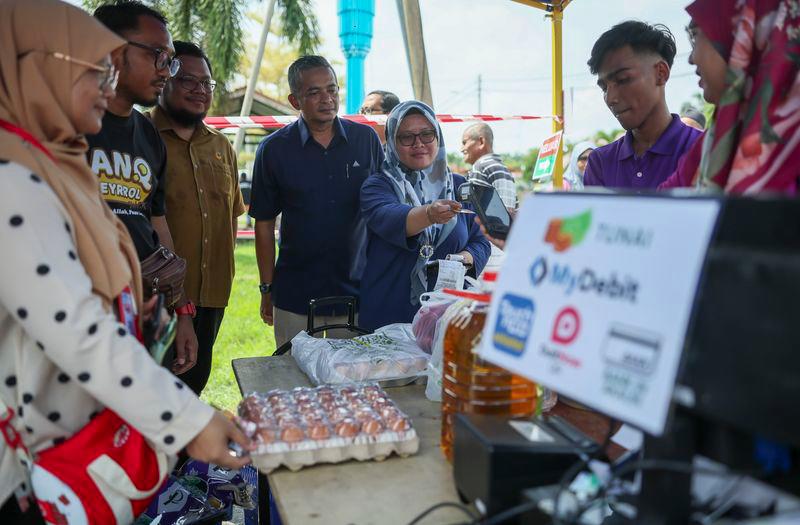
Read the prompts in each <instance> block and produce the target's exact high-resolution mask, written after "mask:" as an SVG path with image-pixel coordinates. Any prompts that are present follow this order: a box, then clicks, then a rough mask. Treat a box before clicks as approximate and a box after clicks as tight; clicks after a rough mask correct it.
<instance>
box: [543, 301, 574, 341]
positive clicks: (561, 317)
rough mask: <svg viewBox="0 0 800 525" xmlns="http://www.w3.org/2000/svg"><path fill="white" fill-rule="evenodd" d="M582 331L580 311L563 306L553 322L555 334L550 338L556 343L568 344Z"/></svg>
mask: <svg viewBox="0 0 800 525" xmlns="http://www.w3.org/2000/svg"><path fill="white" fill-rule="evenodd" d="M580 331H581V316H580V314H579V313H578V311H577V310H576V309H575V308H573V307H571V306H567V307H566V308H562V309H561V311H560V312H558V315H557V316H556V321H555V323H553V334H552V335H551V336H550V338H551V339H552V340H553V342H554V343H558V344H562V345H568V344H570V343H572V342H573V341H574V340H575V338H577V337H578V334H579V333H580Z"/></svg>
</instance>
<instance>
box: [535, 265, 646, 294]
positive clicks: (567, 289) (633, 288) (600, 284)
mask: <svg viewBox="0 0 800 525" xmlns="http://www.w3.org/2000/svg"><path fill="white" fill-rule="evenodd" d="M529 276H530V279H531V283H532V284H533V286H534V287H539V286H543V285H545V284H549V285H551V286H556V287H559V288H563V290H564V294H565V295H572V294H573V293H576V292H577V293H590V294H596V295H598V296H600V297H603V298H606V299H614V300H619V301H630V302H632V303H635V302H636V295H637V294H638V292H639V281H637V280H636V279H634V278H633V277H630V276H629V275H620V274H618V273H617V272H615V271H611V272H609V273H600V272H598V271H596V270H593V269H592V268H583V269H580V270H576V269H574V268H573V267H572V266H570V265H569V264H566V263H557V262H556V263H553V262H548V260H547V258H546V257H544V256H543V255H540V256H539V257H537V258H536V260H534V261H533V264H532V265H531V268H530V270H529Z"/></svg>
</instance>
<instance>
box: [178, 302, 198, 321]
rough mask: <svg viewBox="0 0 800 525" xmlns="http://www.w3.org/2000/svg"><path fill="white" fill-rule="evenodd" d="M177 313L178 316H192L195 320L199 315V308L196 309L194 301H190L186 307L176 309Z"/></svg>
mask: <svg viewBox="0 0 800 525" xmlns="http://www.w3.org/2000/svg"><path fill="white" fill-rule="evenodd" d="M175 313H176V314H178V315H191V316H192V317H193V318H194V316H195V315H197V308H195V306H194V303H193V302H192V301H188V302H187V303H186V304H185V305H183V306H179V307H178V308H176V309H175Z"/></svg>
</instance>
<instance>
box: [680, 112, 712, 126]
mask: <svg viewBox="0 0 800 525" xmlns="http://www.w3.org/2000/svg"><path fill="white" fill-rule="evenodd" d="M681 122H683V123H684V124H686V125H687V126H691V127H693V128H694V129H696V130H700V131H705V129H706V116H705V115H703V112H702V111H700V110H698V109H696V108H692V107H689V108H686V109H685V110H684V111H683V112H682V113H681Z"/></svg>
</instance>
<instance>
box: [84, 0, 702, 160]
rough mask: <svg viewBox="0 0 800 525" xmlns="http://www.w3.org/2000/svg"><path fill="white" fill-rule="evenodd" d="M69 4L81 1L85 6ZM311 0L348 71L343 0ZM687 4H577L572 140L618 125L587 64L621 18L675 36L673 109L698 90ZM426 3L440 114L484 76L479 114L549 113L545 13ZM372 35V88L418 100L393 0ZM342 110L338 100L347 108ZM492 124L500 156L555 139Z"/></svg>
mask: <svg viewBox="0 0 800 525" xmlns="http://www.w3.org/2000/svg"><path fill="white" fill-rule="evenodd" d="M70 1H71V2H72V3H75V4H80V2H79V0H70ZM315 3H316V13H317V16H318V18H319V25H320V30H321V36H322V41H323V43H322V47H321V49H320V50H319V52H320V54H322V55H324V56H326V57H327V58H328V59H329V60H330V61H331V62H333V63H334V64H335V67H336V69H337V72H338V73H340V74H343V73H344V71H345V58H344V54H343V53H342V51H341V48H340V43H339V34H338V32H339V18H338V15H337V6H338V1H337V0H315ZM688 3H689V0H573V2H572V3H571V4H570V5H569V7H567V9H566V12H565V17H564V23H563V42H564V49H563V54H564V60H563V68H564V69H563V71H564V111H565V118H566V128H565V136H566V139H567V140H571V141H573V142H577V141H579V140H582V139H584V138H586V137H589V136H591V135H592V134H593V133H594V132H595V131H597V130H604V131H610V130H612V129H618V128H619V127H620V126H619V124H618V123H617V121H616V120H615V119H614V117H613V116H612V115H611V113H610V112H609V110H608V108H607V107H606V106H605V103H604V102H603V97H602V94H601V92H600V89H599V88H598V87H597V86H596V85H595V81H596V79H595V77H593V76H592V75H591V74H590V73H589V70H588V67H587V66H586V61H587V59H588V58H589V53H590V51H591V48H592V45H593V44H594V42H595V40H596V39H597V38H598V37H599V36H600V35H601V34H602V33H603V32H604V31H605V30H607V29H609V28H610V27H611V26H613V25H614V24H616V23H618V22H620V21H623V20H629V19H637V20H643V21H646V22H650V23H661V24H664V25H666V26H667V27H669V28H670V29H671V30H672V32H673V34H674V35H675V38H676V41H677V45H678V54H677V56H676V58H675V64H674V65H673V68H672V77H671V79H670V81H669V83H668V84H667V103H668V105H669V107H670V109H671V110H672V111H673V112H678V111H679V110H680V106H681V105H682V104H683V102H685V101H688V100H690V99H692V98H693V96H694V95H695V94H696V93H699V92H700V90H699V87H698V84H697V80H698V79H697V77H696V76H695V74H694V67H693V66H690V65H689V63H688V62H687V59H688V56H689V51H690V49H689V41H688V39H687V37H686V32H685V31H684V27H686V25H687V24H688V22H689V17H688V15H687V14H686V12H685V11H684V7H685V6H686V5H687V4H688ZM266 5H267V2H266V1H260V2H259V1H255V0H251V1H250V2H249V5H248V7H249V8H250V9H263V10H266ZM420 7H421V10H422V24H423V33H424V39H425V49H426V52H427V58H428V68H429V75H430V80H431V89H432V92H433V102H434V109H435V110H436V112H437V113H451V114H462V113H466V114H470V113H478V89H477V87H478V76H479V75H480V76H481V77H482V83H481V85H482V90H481V92H482V93H481V97H480V98H481V104H480V110H481V112H482V113H484V114H496V115H550V114H552V108H551V104H552V102H551V100H552V99H551V88H550V82H551V56H550V55H551V34H550V21H549V20H546V19H545V18H544V13H543V12H542V11H540V10H538V9H534V8H532V7H528V6H525V5H522V4H518V3H516V2H513V1H511V0H420ZM245 28H246V30H247V31H252V32H253V34H252V35H251V38H252V39H254V40H255V39H257V38H258V33H259V31H260V28H259V27H254V26H253V25H252V24H246V25H245ZM373 33H374V36H373V40H372V49H371V51H370V53H369V55H368V56H367V58H366V64H365V79H366V83H365V87H366V90H367V91H370V90H373V89H384V90H387V91H392V92H394V93H396V94H397V95H398V96H399V97H400V99H401V100H405V99H409V98H412V97H413V90H412V87H411V80H410V77H409V71H408V66H407V63H406V57H405V49H404V46H403V37H402V34H401V32H400V22H399V19H398V15H397V3H396V0H375V19H374V28H373ZM269 38H271V39H274V36H272V35H270V37H269ZM264 59H265V60H269V57H268V56H265V58H264ZM243 73H245V74H247V72H243ZM344 105H345V103H344V100H342V104H341V107H342V110H341V111H342V112H344ZM467 125H468V124H463V123H453V124H444V125H443V132H444V137H445V147H446V149H447V151H448V152H453V151H458V149H459V146H460V143H461V134H462V132H463V130H464V128H466V127H467ZM491 126H492V129H493V131H494V134H495V150H496V151H497V152H500V153H523V152H525V151H527V150H528V149H530V148H531V147H538V145H539V144H540V143H541V142H542V140H544V139H545V138H546V137H547V136H548V135H549V134H550V129H551V122H550V120H542V121H511V122H495V123H492V124H491Z"/></svg>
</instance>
